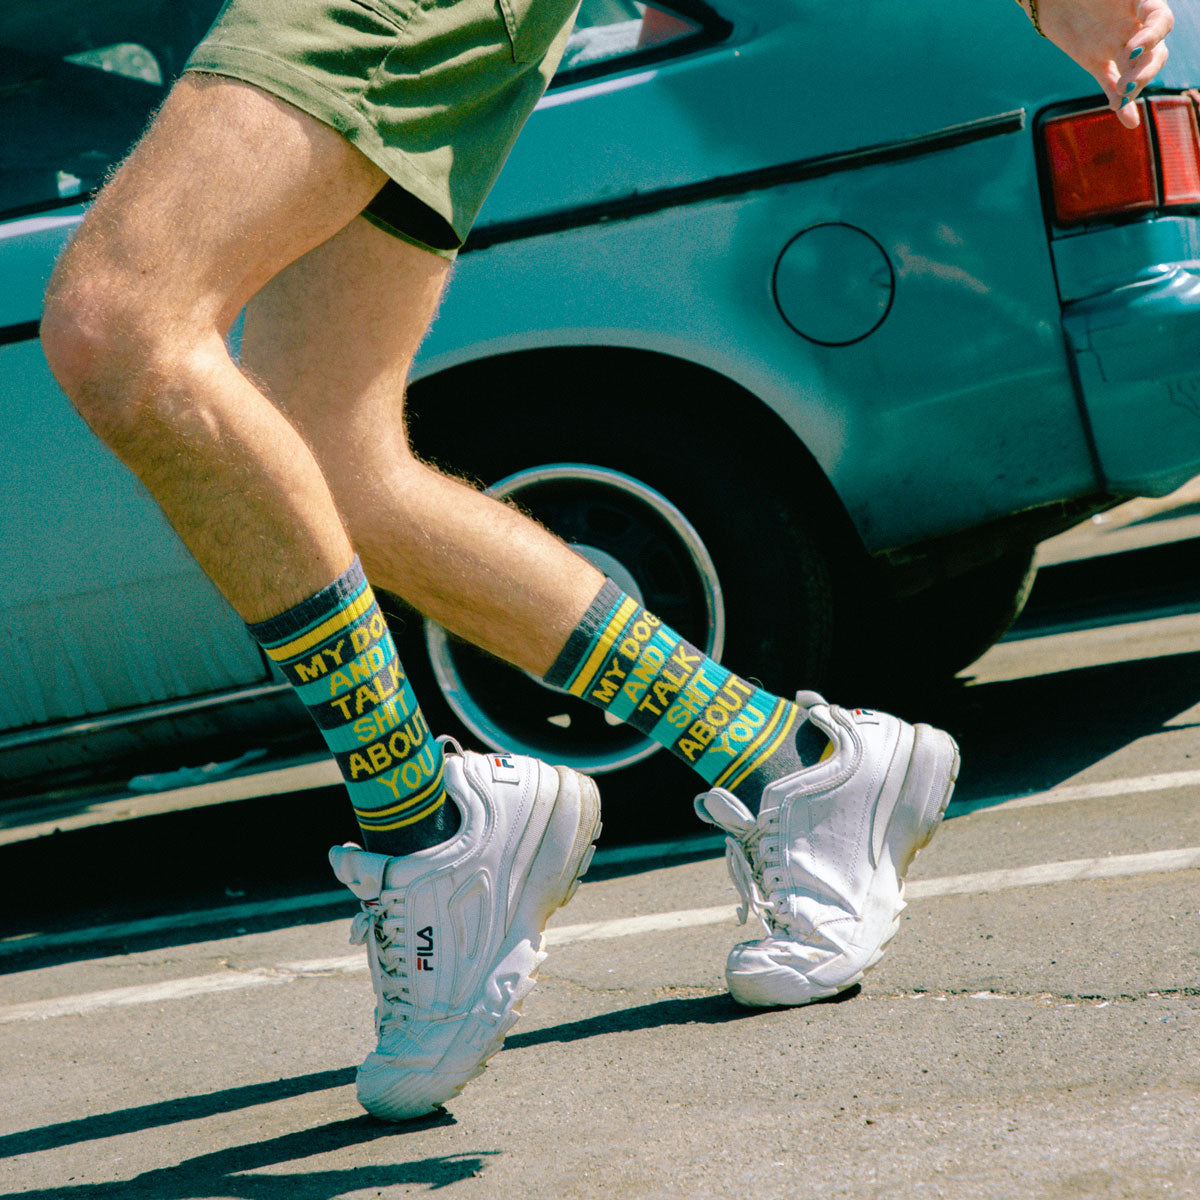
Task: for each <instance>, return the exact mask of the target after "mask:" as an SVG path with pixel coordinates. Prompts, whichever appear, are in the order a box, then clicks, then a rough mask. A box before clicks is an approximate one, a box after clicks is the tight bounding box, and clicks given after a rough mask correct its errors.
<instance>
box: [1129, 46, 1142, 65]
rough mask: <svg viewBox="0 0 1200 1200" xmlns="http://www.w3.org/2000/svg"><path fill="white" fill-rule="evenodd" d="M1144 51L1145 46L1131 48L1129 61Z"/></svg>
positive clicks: (1140, 55)
mask: <svg viewBox="0 0 1200 1200" xmlns="http://www.w3.org/2000/svg"><path fill="white" fill-rule="evenodd" d="M1145 51H1146V47H1145V46H1139V47H1138V48H1137V49H1136V50H1131V51H1130V52H1129V61H1130V62H1133V60H1134V59H1135V58H1141V57H1142V55H1143V54H1144V53H1145Z"/></svg>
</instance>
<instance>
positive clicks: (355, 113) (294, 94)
mask: <svg viewBox="0 0 1200 1200" xmlns="http://www.w3.org/2000/svg"><path fill="white" fill-rule="evenodd" d="M205 51H211V52H212V53H205ZM184 70H185V71H197V72H200V73H201V74H205V75H222V76H225V77H227V78H230V79H238V80H240V81H241V82H243V83H249V84H252V85H253V86H254V87H257V88H261V89H262V90H263V91H264V92H267V93H269V94H270V95H272V96H275V97H276V98H277V99H279V100H283V101H285V102H286V103H288V104H291V105H292V106H293V107H294V108H298V109H300V111H301V112H304V113H307V114H308V115H309V116H310V117H313V118H315V119H316V120H318V121H320V122H321V124H322V125H327V126H328V127H329V128H330V129H333V130H334V131H335V132H337V133H340V134H341V135H342V136H343V137H344V138H346V140H347V141H349V142H350V143H351V145H353V146H354V147H355V149H357V150H358V151H359V152H360V153H362V154H363V155H365V156H366V157H367V158H369V159H370V160H371V161H372V162H373V163H374V164H375V165H376V166H377V167H378V168H379V169H380V170H381V171H383V172H384V174H385V175H387V177H388V178H389V179H391V180H392V181H393V182H394V183H396V184H397V185H399V186H400V187H402V188H403V189H404V190H405V191H407V192H409V193H411V194H412V195H413V196H415V197H416V198H417V199H418V200H420V201H421V203H422V204H425V205H427V206H428V207H429V208H431V209H432V210H433V211H434V212H435V213H437V215H438V216H439V217H441V218H442V220H443V221H445V222H446V225H447V226H448V227H449V228H450V229H451V230H453V232H454V236H455V237H457V238H458V239H459V246H461V245H462V243H463V241H465V240H466V233H465V232H463V231H462V230H460V229H459V228H458V227H457V225H456V223H455V221H454V219H453V216H452V214H451V213H450V211H449V210H450V209H451V208H452V205H451V204H450V203H449V202H448V197H447V196H446V193H445V191H444V190H443V189H441V188H439V187H438V185H437V184H436V183H435V182H434V181H433V180H431V179H430V178H429V176H428V175H426V174H425V173H424V172H423V171H422V170H421V168H420V167H419V166H417V164H416V163H415V162H413V161H412V159H411V158H410V157H409V156H408V154H407V153H406V152H405V151H404V150H402V149H400V148H399V147H397V146H389V145H387V144H386V143H385V142H384V141H383V139H382V138H381V137H380V136H379V132H378V131H377V130H376V129H375V127H374V126H373V125H372V124H371V122H370V120H369V119H368V117H367V116H366V114H365V113H364V112H363V111H362V110H361V108H358V107H356V106H353V105H350V104H347V103H346V100H345V98H344V97H343V96H341V95H339V94H338V93H337V92H335V91H332V90H331V89H329V88H326V87H323V86H322V85H321V84H320V83H318V82H317V81H316V80H314V79H312V78H311V77H310V76H308V75H306V74H305V73H304V72H303V71H300V70H298V69H297V68H296V67H295V65H294V64H292V63H290V62H287V61H286V60H284V59H281V58H277V57H275V56H274V55H273V54H267V53H264V52H263V51H261V50H256V49H253V48H252V47H249V46H231V45H228V44H226V43H224V42H211V41H209V42H204V43H202V44H201V45H200V46H199V47H198V48H197V51H196V52H195V53H193V55H192V57H191V58H190V59H188V61H187V64H186V65H185V67H184ZM363 216H365V217H366V219H367V220H369V221H370V222H371V223H372V224H373V225H376V226H377V227H378V228H380V229H383V230H384V231H385V232H387V233H390V234H392V235H394V236H396V237H399V238H401V239H402V240H403V241H406V242H409V243H411V244H412V245H414V246H417V247H419V248H420V249H422V250H428V251H429V252H430V253H431V254H436V255H437V256H438V257H439V258H453V257H454V256H456V255H457V253H458V249H459V246H455V247H436V246H430V245H429V244H428V243H426V242H422V241H421V240H420V239H419V238H415V237H413V236H412V235H411V234H408V233H405V232H404V231H403V230H400V229H397V228H396V227H395V226H394V225H392V224H391V223H390V222H388V221H385V220H383V219H382V218H380V217H377V216H376V215H375V214H374V213H364V214H363Z"/></svg>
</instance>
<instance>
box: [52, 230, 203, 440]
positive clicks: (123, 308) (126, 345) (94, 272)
mask: <svg viewBox="0 0 1200 1200" xmlns="http://www.w3.org/2000/svg"><path fill="white" fill-rule="evenodd" d="M41 339H42V349H43V351H44V352H45V355H46V361H47V362H48V363H49V366H50V370H51V371H52V372H53V374H54V377H55V379H56V380H57V381H58V384H59V386H60V387H61V388H62V390H63V391H64V392H65V393H66V395H67V397H68V398H69V399H70V401H71V403H72V404H73V405H74V406H75V408H76V409H77V410H78V412H79V413H80V415H81V416H82V417H83V418H84V420H85V421H87V423H88V424H89V425H90V426H91V427H92V429H93V430H94V431H95V432H96V434H97V435H98V436H99V437H100V438H101V439H103V440H104V441H105V442H107V443H108V444H109V445H110V446H112V448H113V449H114V450H116V451H117V452H118V453H120V454H122V456H123V457H125V458H127V459H128V458H129V457H130V452H131V451H132V449H133V448H134V447H136V446H137V445H138V444H139V443H144V442H145V441H146V437H145V430H146V428H147V426H149V425H152V424H154V423H156V422H158V421H160V420H161V419H162V417H163V416H164V414H165V410H166V409H167V408H168V407H169V406H171V405H172V404H174V400H173V397H174V396H175V395H176V394H177V393H178V392H179V391H180V390H181V379H182V377H184V376H186V374H187V373H188V371H189V365H188V364H189V360H190V359H191V358H192V357H193V356H194V350H195V347H196V345H197V344H198V343H199V342H200V341H201V339H202V331H200V330H189V329H188V327H187V326H186V324H184V323H182V322H178V321H173V320H172V319H171V315H170V313H169V312H164V311H163V310H162V309H161V306H159V305H157V304H155V303H154V298H153V297H152V296H151V295H150V292H149V289H148V288H147V287H146V286H144V285H141V284H140V283H139V280H138V277H137V276H133V277H132V278H131V276H130V273H128V272H125V271H122V270H120V269H119V268H116V267H115V266H114V265H113V264H112V263H110V262H108V261H106V260H105V259H104V257H103V256H97V255H94V254H89V255H80V256H75V255H74V254H72V252H71V251H70V250H68V252H67V254H66V255H64V257H63V259H62V261H61V262H60V263H59V265H58V267H57V268H56V269H55V271H54V274H53V276H52V277H51V280H50V284H49V287H48V288H47V291H46V300H45V305H44V308H43V314H42V323H41Z"/></svg>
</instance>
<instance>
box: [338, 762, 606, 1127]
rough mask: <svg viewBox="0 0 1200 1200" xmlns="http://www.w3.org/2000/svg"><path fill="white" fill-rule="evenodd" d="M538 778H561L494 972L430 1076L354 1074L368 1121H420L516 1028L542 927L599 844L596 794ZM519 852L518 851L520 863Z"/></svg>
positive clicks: (569, 775)
mask: <svg viewBox="0 0 1200 1200" xmlns="http://www.w3.org/2000/svg"><path fill="white" fill-rule="evenodd" d="M543 770H545V771H553V772H556V773H557V775H558V787H557V790H556V791H555V792H554V794H553V795H552V796H551V795H542V796H540V797H539V800H538V804H539V805H543V806H544V805H547V804H549V805H550V806H552V811H551V814H550V818H549V820H548V822H547V823H546V827H545V829H544V831H543V833H542V837H541V841H540V842H539V844H538V846H537V849H536V850H535V851H534V853H533V855H532V858H531V860H530V864H529V868H528V870H527V872H526V876H525V884H524V886H523V888H522V895H521V900H520V902H519V904H518V906H517V910H516V913H515V914H514V916H513V920H512V924H511V926H510V927H509V930H508V933H507V934H506V935H505V938H504V941H503V942H502V943H501V946H500V949H499V950H498V952H497V955H496V964H495V966H494V967H493V968H492V970H491V972H490V973H489V975H488V978H487V981H486V982H485V984H484V985H483V988H482V996H481V998H480V999H479V1001H478V1002H477V1003H476V1004H475V1005H474V1007H473V1008H472V1009H471V1011H470V1012H469V1013H468V1014H467V1015H466V1016H464V1017H460V1018H458V1019H459V1020H460V1021H461V1022H462V1027H461V1029H460V1030H459V1031H458V1034H457V1036H456V1037H455V1039H454V1043H453V1045H452V1046H451V1047H450V1049H449V1050H448V1051H447V1052H446V1054H445V1056H444V1057H443V1058H442V1060H441V1061H440V1062H438V1063H437V1064H436V1065H434V1066H431V1067H430V1068H429V1069H428V1070H420V1069H415V1068H412V1067H406V1068H405V1069H404V1070H403V1071H398V1070H397V1069H396V1068H395V1066H394V1065H393V1064H392V1062H391V1061H390V1060H389V1059H388V1058H386V1057H382V1056H376V1055H374V1054H372V1055H370V1056H368V1058H367V1060H366V1062H364V1063H363V1065H362V1066H361V1067H360V1068H359V1070H358V1088H357V1090H358V1101H359V1103H360V1104H361V1105H362V1106H363V1108H365V1109H366V1110H367V1112H369V1113H371V1114H372V1115H373V1116H376V1117H380V1118H382V1119H384V1120H388V1121H405V1120H410V1119H412V1118H413V1117H421V1116H425V1115H427V1114H428V1113H430V1112H432V1111H433V1110H434V1109H435V1108H437V1107H438V1105H440V1104H444V1103H445V1102H446V1101H447V1100H450V1099H452V1098H453V1097H455V1096H457V1095H458V1093H459V1092H461V1091H462V1090H463V1088H464V1087H466V1086H467V1084H468V1083H470V1082H471V1080H472V1079H475V1078H476V1077H477V1076H478V1075H480V1074H482V1073H483V1071H484V1069H485V1068H486V1066H487V1061H488V1059H489V1058H491V1057H492V1055H494V1054H495V1053H496V1052H497V1051H498V1050H499V1049H500V1048H501V1046H502V1045H503V1043H504V1038H505V1036H506V1035H507V1034H508V1032H509V1030H510V1029H511V1028H512V1027H513V1026H514V1025H515V1024H516V1022H517V1020H518V1018H519V1016H520V1012H521V1004H522V1002H523V1001H524V999H525V997H526V996H527V995H528V994H529V993H530V992H531V991H532V990H533V987H534V984H535V982H536V976H537V971H538V967H539V966H541V964H542V962H543V961H544V960H545V958H546V954H545V951H544V950H543V949H542V946H543V942H544V934H543V931H544V930H545V927H546V922H547V921H549V920H550V917H551V916H552V915H553V914H554V912H555V911H556V910H557V909H559V908H561V907H562V906H563V905H564V904H566V903H567V901H568V900H570V899H571V897H572V896H574V895H575V891H576V889H577V888H578V887H579V881H580V879H581V878H582V877H583V875H584V874H585V873H586V871H587V869H588V867H589V866H590V865H591V861H592V855H593V854H594V853H595V850H596V845H595V843H596V839H597V838H598V837H599V836H600V829H601V824H600V793H599V790H598V789H597V787H596V784H595V782H594V781H593V780H592V779H590V778H589V777H588V776H586V775H580V774H578V772H576V771H572V770H571V769H570V768H569V767H549V766H545V765H543ZM519 853H520V848H519V847H518V848H517V850H516V854H518V855H519Z"/></svg>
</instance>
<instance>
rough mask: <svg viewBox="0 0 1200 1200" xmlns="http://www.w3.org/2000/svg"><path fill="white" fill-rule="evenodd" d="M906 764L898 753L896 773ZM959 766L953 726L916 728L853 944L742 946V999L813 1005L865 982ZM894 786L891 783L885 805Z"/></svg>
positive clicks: (876, 841)
mask: <svg viewBox="0 0 1200 1200" xmlns="http://www.w3.org/2000/svg"><path fill="white" fill-rule="evenodd" d="M897 757H899V756H897ZM900 765H901V764H900V763H898V762H897V761H896V760H895V759H894V760H893V765H892V767H891V768H890V769H889V776H890V775H891V774H892V773H893V772H894V771H897V770H899V769H900ZM958 768H959V754H958V746H957V745H956V744H955V742H954V739H953V738H952V737H951V736H950V735H949V734H948V733H944V732H943V731H942V730H940V729H934V728H933V727H932V726H930V725H917V726H915V727H914V729H913V739H912V748H911V751H910V753H909V755H908V761H907V762H906V763H904V764H903V770H904V778H903V782H902V783H901V784H900V788H899V792H898V794H897V798H896V801H895V804H894V806H893V808H892V811H891V814H890V817H889V818H888V819H887V824H886V828H885V829H884V830H883V831H882V836H881V837H878V838H876V837H873V838H872V853H873V855H874V857H875V858H876V860H877V861H876V865H875V872H874V875H873V877H872V880H871V884H870V887H869V888H868V891H867V899H866V903H865V904H864V906H863V911H862V913H861V915H860V917H859V921H858V926H859V928H858V930H857V931H856V933H855V934H854V935H853V936H851V937H850V939H849V944H848V945H847V946H846V947H845V949H843V950H841V951H840V952H837V953H833V954H829V955H827V956H823V955H822V953H821V951H820V949H819V948H817V947H814V946H812V945H802V944H800V943H798V942H790V941H784V940H782V939H779V938H767V939H764V940H762V941H758V942H744V943H742V944H741V945H738V946H735V947H734V948H733V950H731V951H730V954H729V961H728V963H727V965H726V969H725V980H726V983H727V984H728V986H729V992H730V995H732V996H733V998H734V999H735V1000H736V1001H737V1002H738V1003H739V1004H745V1005H747V1006H749V1007H755V1008H758V1007H777V1006H781V1005H802V1004H811V1003H812V1002H813V1001H815V1000H827V999H829V998H830V997H831V996H836V995H837V994H838V993H839V992H844V991H845V990H846V989H847V988H850V987H853V986H854V985H855V984H856V983H860V982H861V981H862V978H863V976H864V975H865V974H866V973H867V971H869V970H870V969H871V968H872V967H873V966H874V965H875V964H876V963H877V962H878V961H879V960H880V959H881V958H882V957H883V954H884V951H885V950H886V948H887V945H888V943H889V942H890V941H891V940H892V938H893V937H895V935H896V931H897V930H898V929H899V928H900V914H901V912H903V910H904V907H905V902H904V876H905V874H906V873H907V872H908V868H909V867H910V866H911V865H912V861H913V859H914V858H916V856H917V854H918V853H919V852H920V851H921V850H922V849H923V848H924V847H925V846H927V845H928V844H929V842H930V841H931V840H932V838H933V835H934V833H935V832H936V831H937V827H938V825H939V824H941V821H942V817H943V816H944V815H945V812H946V806H947V805H948V804H949V803H950V797H951V795H952V794H953V792H954V784H955V781H956V780H957V779H958ZM888 792H889V788H888V785H887V783H885V785H884V788H883V789H882V792H881V801H880V803H881V804H882V803H883V801H884V798H885V797H886V796H887V795H888ZM876 812H877V814H878V808H877V810H876Z"/></svg>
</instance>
